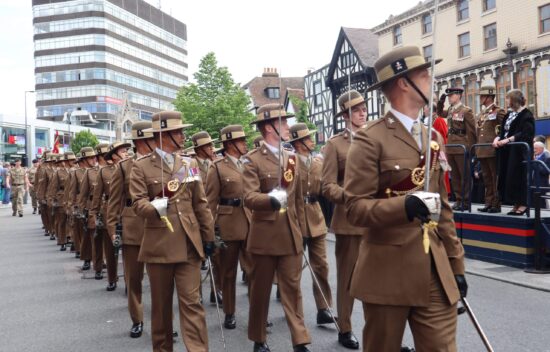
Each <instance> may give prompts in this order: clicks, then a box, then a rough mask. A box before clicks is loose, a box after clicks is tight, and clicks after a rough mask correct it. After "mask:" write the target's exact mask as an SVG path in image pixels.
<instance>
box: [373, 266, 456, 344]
mask: <svg viewBox="0 0 550 352" xmlns="http://www.w3.org/2000/svg"><path fill="white" fill-rule="evenodd" d="M434 270H435V269H432V277H431V280H430V305H429V306H428V307H407V306H386V305H379V304H369V303H363V314H364V317H365V322H366V324H365V327H364V329H363V352H394V351H399V350H400V348H401V341H402V340H403V333H404V331H405V324H406V323H407V321H408V322H409V326H410V328H411V332H412V334H413V338H414V347H415V349H416V351H417V352H431V351H442V352H443V351H444V352H456V325H457V314H456V304H453V305H450V304H449V302H448V300H447V296H446V295H445V293H444V292H443V288H442V287H441V283H440V281H439V278H438V277H437V274H435V273H434ZM405 294H406V293H405Z"/></svg>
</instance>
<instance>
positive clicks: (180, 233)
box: [130, 111, 214, 352]
mask: <svg viewBox="0 0 550 352" xmlns="http://www.w3.org/2000/svg"><path fill="white" fill-rule="evenodd" d="M189 126H190V125H188V124H183V123H182V116H181V113H179V112H171V111H163V112H159V113H156V114H154V115H153V127H152V129H151V130H144V132H149V131H152V132H153V133H154V135H155V141H156V144H157V146H159V147H160V148H159V147H157V148H156V149H155V151H154V152H153V153H151V154H149V155H147V156H144V157H142V158H140V159H138V160H137V161H136V162H135V164H134V167H133V168H132V172H131V176H130V196H131V198H132V202H133V208H134V211H135V212H136V214H137V215H138V216H140V217H142V218H144V219H145V232H144V234H143V241H142V246H141V250H140V252H139V257H138V260H139V261H141V262H145V265H146V267H147V274H148V276H149V282H150V285H151V337H152V342H153V351H155V352H157V351H159V352H160V351H163V352H165V351H172V350H173V338H172V333H173V331H172V309H173V307H172V297H173V295H174V287H175V288H176V291H177V296H178V305H179V313H180V326H181V333H182V335H183V342H184V344H185V346H186V348H187V350H188V351H193V352H195V351H196V352H205V351H208V334H207V333H208V330H207V327H206V320H205V313H204V308H203V306H202V304H201V303H200V295H199V286H200V285H201V272H200V266H201V259H203V258H204V257H205V255H206V256H209V257H210V256H211V255H212V253H213V250H214V221H213V219H212V214H211V213H210V209H208V202H207V200H206V196H205V194H204V189H203V185H202V182H201V180H200V174H199V170H198V165H197V163H196V161H195V160H193V159H189V158H184V157H181V156H180V155H179V154H178V152H179V151H180V150H181V146H182V145H183V141H184V134H183V129H184V128H186V127H189ZM161 132H162V133H161Z"/></svg>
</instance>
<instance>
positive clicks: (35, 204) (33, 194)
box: [29, 185, 38, 209]
mask: <svg viewBox="0 0 550 352" xmlns="http://www.w3.org/2000/svg"><path fill="white" fill-rule="evenodd" d="M29 194H30V195H31V203H32V207H33V208H34V209H36V208H37V207H38V202H37V200H36V191H35V190H34V185H33V186H32V187H29Z"/></svg>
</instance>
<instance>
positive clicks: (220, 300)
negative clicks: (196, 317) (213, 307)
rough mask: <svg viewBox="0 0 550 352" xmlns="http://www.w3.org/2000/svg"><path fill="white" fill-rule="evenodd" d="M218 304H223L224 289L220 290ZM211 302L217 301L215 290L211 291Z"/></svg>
mask: <svg viewBox="0 0 550 352" xmlns="http://www.w3.org/2000/svg"><path fill="white" fill-rule="evenodd" d="M217 296H218V304H219V305H220V306H221V305H222V304H223V296H222V291H218V293H217ZM210 303H214V304H215V303H216V298H215V297H214V291H210Z"/></svg>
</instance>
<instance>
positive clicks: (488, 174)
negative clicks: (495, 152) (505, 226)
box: [479, 157, 500, 208]
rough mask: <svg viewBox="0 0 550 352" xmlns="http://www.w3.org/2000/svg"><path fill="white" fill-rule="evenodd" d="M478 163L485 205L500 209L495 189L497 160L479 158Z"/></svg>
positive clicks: (494, 158)
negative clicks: (483, 185)
mask: <svg viewBox="0 0 550 352" xmlns="http://www.w3.org/2000/svg"><path fill="white" fill-rule="evenodd" d="M479 163H480V164H481V172H482V173H483V183H484V184H485V205H486V206H489V207H493V208H500V201H499V197H498V189H497V186H498V185H497V172H498V171H497V158H496V157H493V158H479Z"/></svg>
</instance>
